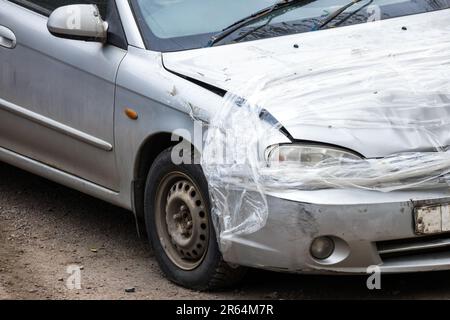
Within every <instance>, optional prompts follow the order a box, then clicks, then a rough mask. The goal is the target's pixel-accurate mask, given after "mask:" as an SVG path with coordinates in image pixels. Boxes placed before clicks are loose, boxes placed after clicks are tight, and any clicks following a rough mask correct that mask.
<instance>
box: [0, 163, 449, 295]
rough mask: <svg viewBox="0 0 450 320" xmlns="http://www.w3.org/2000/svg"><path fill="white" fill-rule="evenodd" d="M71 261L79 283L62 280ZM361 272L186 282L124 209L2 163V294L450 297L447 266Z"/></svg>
mask: <svg viewBox="0 0 450 320" xmlns="http://www.w3.org/2000/svg"><path fill="white" fill-rule="evenodd" d="M71 265H77V266H79V267H80V268H81V270H80V273H81V289H80V290H77V289H74V290H70V289H68V288H67V280H68V278H70V274H68V273H67V268H68V266H71ZM366 279H367V277H361V276H353V277H347V276H345V277H344V276H305V275H286V274H278V273H272V272H266V271H258V270H251V271H250V272H249V274H248V276H247V278H246V279H245V281H244V282H243V283H242V285H241V286H240V287H238V288H236V289H235V290H232V291H227V292H215V293H200V292H193V291H189V290H185V289H182V288H179V287H177V286H175V285H173V284H171V283H169V282H168V281H166V280H165V279H164V277H163V276H162V274H161V272H160V271H159V268H158V266H157V263H156V261H155V258H154V256H153V254H152V252H151V249H150V248H149V246H148V245H147V243H146V242H145V241H143V240H140V239H138V238H137V236H136V232H135V225H134V221H133V217H132V215H131V214H130V213H129V212H127V211H124V210H122V209H120V208H117V207H114V206H111V205H109V204H107V203H104V202H102V201H99V200H96V199H93V198H91V197H89V196H86V195H84V194H81V193H78V192H76V191H73V190H70V189H67V188H65V187H62V186H59V185H57V184H54V183H52V182H49V181H47V180H45V179H42V178H39V177H36V176H34V175H31V174H29V173H26V172H24V171H21V170H19V169H16V168H13V167H11V166H9V165H6V164H2V163H0V299H330V298H338V299H343V298H350V299H351V298H368V299H372V298H384V299H390V298H394V299H403V298H431V299H441V298H450V272H439V273H424V274H409V275H393V276H383V277H382V289H381V290H375V291H370V290H368V289H367V288H366ZM127 289H132V290H127ZM126 291H134V292H126Z"/></svg>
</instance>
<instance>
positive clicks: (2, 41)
mask: <svg viewBox="0 0 450 320" xmlns="http://www.w3.org/2000/svg"><path fill="white" fill-rule="evenodd" d="M16 44H17V40H16V36H15V35H14V33H13V32H12V31H11V30H9V29H8V28H6V27H4V26H0V47H4V48H8V49H14V48H15V47H16Z"/></svg>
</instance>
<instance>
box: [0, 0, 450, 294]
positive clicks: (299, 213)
mask: <svg viewBox="0 0 450 320" xmlns="http://www.w3.org/2000/svg"><path fill="white" fill-rule="evenodd" d="M449 8H450V1H448V0H418V1H413V0H363V1H351V2H350V1H348V0H302V1H295V0H292V1H288V0H287V1H275V0H247V1H229V0H216V1H205V0H203V1H200V0H129V1H128V0H110V1H100V0H99V1H89V0H84V1H82V0H63V1H62V0H0V160H1V161H4V162H7V163H10V164H12V165H14V166H17V167H19V168H22V169H24V170H28V171H30V172H32V173H35V174H37V175H40V176H43V177H45V178H48V179H51V180H53V181H56V182H58V183H61V184H63V185H66V186H68V187H71V188H74V189H76V190H79V191H81V192H84V193H87V194H89V195H92V196H94V197H97V198H99V199H102V200H105V201H107V202H110V203H112V204H115V205H117V206H120V207H123V208H125V209H128V210H130V211H132V212H133V213H134V215H135V217H136V221H137V226H138V230H139V233H140V234H141V235H147V236H148V238H149V239H150V243H151V244H152V246H153V249H154V252H155V255H156V257H157V259H158V262H159V264H160V266H161V269H162V270H163V271H164V273H165V274H166V275H167V277H168V278H169V279H170V280H172V281H174V282H176V283H178V284H180V285H183V286H185V287H189V288H194V289H199V290H208V289H216V288H223V287H227V286H232V285H234V284H236V283H237V282H238V281H239V280H240V279H241V278H242V277H243V275H244V273H245V269H246V267H254V268H263V269H268V270H276V271H283V272H299V273H304V272H308V273H366V272H367V270H374V269H373V267H375V268H379V269H380V271H381V272H412V271H431V270H440V269H450V251H449V247H450V236H449V234H448V232H449V231H450V209H449V208H450V207H449V205H448V204H449V203H450V191H449V183H448V181H450V179H448V173H449V172H450V163H449V154H448V151H447V147H448V146H449V145H450V130H449V124H448V122H449V119H450V95H449V94H450V90H448V89H449V88H448V82H449V78H448V76H449V73H448V71H446V70H447V69H448V66H449V61H450V42H449V41H450V40H449V39H450V27H449V26H450V25H449V23H448V21H450V9H449ZM365 22H370V23H365ZM249 105H253V106H258V107H259V108H258V109H256V110H257V112H256V113H255V111H254V110H255V109H252V108H250V107H248V106H249ZM246 107H248V108H247V109H246ZM243 110H246V111H245V112H244V111H243ZM253 115H256V117H254V118H253ZM231 120H233V121H234V122H229V123H228V125H225V126H224V127H222V128H220V126H221V125H223V124H224V123H227V121H231ZM199 124H200V125H199ZM253 125H256V128H257V130H254V128H253ZM265 126H267V127H268V129H267V130H266V129H265V128H266V127H265ZM198 127H200V129H199V130H204V129H205V128H206V133H205V134H203V133H202V135H200V138H199V139H196V138H192V137H196V136H198V134H197V133H196V130H197V129H198ZM214 128H219V129H231V131H232V135H234V136H235V137H238V138H239V139H237V140H241V142H239V141H237V142H236V140H235V141H234V142H233V144H239V143H241V144H248V145H251V144H252V143H254V142H255V141H253V140H252V141H250V140H249V139H248V137H250V136H256V137H257V139H256V143H255V150H258V152H255V154H257V155H258V156H257V157H255V159H256V158H257V160H254V161H253V160H251V159H253V158H251V159H250V161H247V162H245V163H243V164H242V165H239V166H236V162H235V161H232V163H231V164H230V163H226V164H219V165H217V164H216V165H213V163H212V162H211V163H210V162H208V157H206V158H204V159H202V160H200V161H199V162H196V163H189V161H187V162H185V161H181V162H177V161H174V154H177V152H174V150H178V151H179V149H177V148H178V146H179V145H180V144H184V145H185V146H186V145H187V146H188V147H187V149H186V148H184V149H182V150H184V154H182V156H183V157H186V153H187V154H188V158H189V159H191V158H195V157H196V155H198V154H202V153H203V152H202V150H204V152H206V153H207V154H208V155H211V154H213V153H214V152H212V150H213V149H212V147H217V144H227V142H226V141H225V140H223V141H222V140H220V139H219V137H220V132H219V131H220V130H219V131H217V130H215V129H214ZM259 129H261V130H259ZM218 132H219V133H218ZM264 132H270V135H269V136H268V137H266V136H265V135H264V134H263V133H264ZM203 136H207V137H206V138H205V139H203ZM263 137H264V138H263ZM240 138H242V139H240ZM256 144H257V146H256ZM186 150H187V151H186ZM190 151H193V152H192V153H191V152H190ZM182 153H183V152H182ZM247 154H248V153H247ZM178 155H180V154H179V152H178ZM247 160H249V159H247ZM252 161H253V162H252ZM280 162H282V163H280Z"/></svg>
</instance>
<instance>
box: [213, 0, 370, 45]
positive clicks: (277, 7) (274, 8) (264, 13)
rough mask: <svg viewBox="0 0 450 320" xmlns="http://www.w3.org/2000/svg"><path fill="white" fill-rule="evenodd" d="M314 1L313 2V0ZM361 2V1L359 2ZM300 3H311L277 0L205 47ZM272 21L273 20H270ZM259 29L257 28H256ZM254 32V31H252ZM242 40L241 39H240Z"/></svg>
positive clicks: (306, 0) (216, 36) (215, 37)
mask: <svg viewBox="0 0 450 320" xmlns="http://www.w3.org/2000/svg"><path fill="white" fill-rule="evenodd" d="M313 1H315V0H313ZM360 1H362V0H360ZM302 2H306V3H309V2H312V1H311V0H279V1H277V2H276V3H275V4H273V5H271V6H270V7H267V8H264V9H262V10H260V11H258V12H256V13H253V14H251V15H249V16H247V17H245V18H243V19H241V20H239V21H237V22H235V23H233V24H232V25H230V26H228V27H226V28H225V29H223V30H222V31H221V32H219V33H217V34H215V35H213V36H212V37H211V39H210V40H209V42H208V45H207V47H212V46H214V45H215V44H216V43H218V42H220V41H222V40H223V39H225V38H226V37H228V36H229V35H231V34H233V33H234V32H236V31H237V30H239V29H241V28H243V27H245V26H247V25H249V24H251V23H253V22H255V21H259V20H261V19H262V18H264V17H267V16H269V15H271V14H274V13H276V12H277V11H279V10H281V9H285V8H288V7H291V6H295V5H298V4H300V3H302ZM272 19H273V18H272ZM270 21H271V19H270V20H269V21H268V22H267V23H266V24H264V25H263V26H266V25H267V24H268V23H270ZM258 29H259V28H258ZM253 31H254V30H253ZM253 31H252V32H253ZM241 38H242V37H241Z"/></svg>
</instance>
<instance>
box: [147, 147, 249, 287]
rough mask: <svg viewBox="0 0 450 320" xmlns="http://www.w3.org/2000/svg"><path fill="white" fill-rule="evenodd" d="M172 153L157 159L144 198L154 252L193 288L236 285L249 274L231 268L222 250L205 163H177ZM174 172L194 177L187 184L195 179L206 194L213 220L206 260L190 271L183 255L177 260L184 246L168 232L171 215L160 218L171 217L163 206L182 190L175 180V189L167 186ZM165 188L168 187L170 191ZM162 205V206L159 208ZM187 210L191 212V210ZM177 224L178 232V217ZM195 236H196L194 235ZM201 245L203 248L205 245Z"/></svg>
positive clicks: (170, 276)
mask: <svg viewBox="0 0 450 320" xmlns="http://www.w3.org/2000/svg"><path fill="white" fill-rule="evenodd" d="M171 152H172V148H170V149H167V150H165V151H164V152H162V153H161V154H160V155H159V156H158V157H157V158H156V160H155V161H154V163H153V165H152V167H151V169H150V171H149V174H148V177H147V182H146V189H145V201H144V210H145V223H146V228H147V233H148V235H149V240H150V243H151V245H152V247H153V251H154V254H155V256H156V259H157V261H158V263H159V265H160V268H161V270H162V271H163V273H164V274H165V275H166V277H167V278H168V279H169V280H171V281H173V282H174V283H176V284H178V285H181V286H183V287H186V288H189V289H194V290H200V291H206V290H218V289H225V288H229V287H233V286H235V285H236V284H237V283H238V282H239V281H240V280H241V279H242V278H243V276H244V274H245V268H243V267H236V268H234V267H231V266H229V265H228V264H227V263H226V262H225V261H224V260H223V258H222V254H221V253H220V251H219V246H218V242H217V237H216V233H215V230H214V227H213V224H212V219H211V210H210V200H209V194H208V184H207V181H206V178H205V176H204V174H203V171H202V169H201V166H199V165H185V164H181V165H175V164H174V163H173V162H172V160H171ZM171 175H173V176H175V177H177V175H184V176H185V177H186V178H190V180H189V179H188V180H186V184H187V183H188V182H192V183H194V186H195V187H196V188H198V190H199V192H200V193H201V195H198V196H202V200H203V202H204V203H203V204H202V206H204V208H205V209H204V210H203V211H206V215H207V219H209V221H210V223H209V224H208V230H209V231H208V236H207V237H208V238H209V239H207V243H206V242H205V248H203V249H202V251H203V254H202V257H203V258H201V259H202V260H200V258H197V259H198V261H197V262H196V263H198V265H197V266H195V267H193V268H192V269H191V270H186V269H184V268H182V267H180V266H179V265H177V263H176V261H181V260H184V258H183V257H181V258H180V259H181V260H177V259H178V258H177V257H176V255H177V254H178V255H181V254H180V253H179V252H178V251H180V249H179V247H178V246H177V243H175V242H176V241H175V240H173V239H174V237H172V235H173V234H169V233H170V232H169V231H167V230H169V229H170V227H169V222H167V221H168V220H167V219H171V218H167V217H166V218H165V220H164V219H163V218H162V217H160V216H161V215H164V214H165V215H167V216H169V213H168V211H169V209H165V210H162V209H161V208H162V207H163V202H164V201H166V203H165V204H166V206H167V205H170V204H171V203H172V202H169V201H170V197H171V195H172V193H175V192H178V190H177V189H176V186H177V183H178V182H176V183H175V185H174V186H173V188H167V187H164V185H165V181H166V180H167V179H168V178H167V177H171ZM169 185H170V183H168V184H167V186H169ZM186 188H187V187H186ZM163 189H164V190H163ZM165 189H168V190H167V194H166V191H165ZM173 190H175V191H173ZM180 190H181V189H180ZM164 199H167V200H164ZM173 201H175V200H173ZM197 202H200V201H197ZM158 208H160V209H159V211H158ZM165 208H169V207H165ZM163 211H164V212H163ZM187 211H189V212H191V210H187ZM183 212H184V211H183ZM189 215H191V213H189ZM177 216H179V215H177ZM158 217H160V218H158ZM178 218H179V217H178ZM191 219H193V218H191ZM164 223H165V224H166V226H164ZM183 223H184V220H183ZM192 223H193V222H190V226H191V228H192ZM175 224H176V227H173V228H172V229H170V230H172V232H174V233H175V231H173V230H178V229H179V227H178V226H179V222H178V220H177V221H176V222H174V223H172V224H170V225H175ZM202 226H203V225H202ZM158 228H159V229H158ZM163 228H167V230H166V229H165V230H163V231H161V229H163ZM183 230H186V229H183ZM158 231H159V232H160V233H161V234H165V232H167V235H168V238H169V239H170V241H171V243H170V244H168V242H169V239H165V238H166V237H165V236H164V235H163V236H160V235H159V234H158ZM185 232H186V231H185ZM200 232H201V231H200ZM192 233H193V234H194V233H198V232H196V231H192ZM184 235H185V234H183V236H184ZM180 237H181V236H180ZM193 237H194V236H192V238H193ZM203 238H205V236H203ZM161 239H164V240H161ZM175 239H178V237H175ZM162 241H163V243H162ZM193 241H194V242H195V241H196V240H195V239H194V240H193ZM205 241H206V240H205ZM198 246H199V247H201V245H198ZM165 248H166V249H165ZM181 251H182V250H181ZM174 252H175V253H174ZM194 252H195V250H194ZM183 254H185V253H183ZM188 254H189V253H188ZM196 254H197V253H196ZM171 257H172V258H171ZM174 257H175V258H174ZM174 261H175V262H174ZM188 262H190V261H186V263H188ZM180 263H181V264H182V266H183V267H184V262H183V261H181V262H180Z"/></svg>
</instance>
